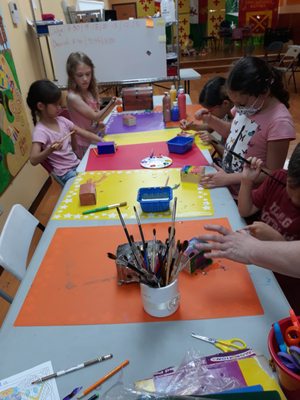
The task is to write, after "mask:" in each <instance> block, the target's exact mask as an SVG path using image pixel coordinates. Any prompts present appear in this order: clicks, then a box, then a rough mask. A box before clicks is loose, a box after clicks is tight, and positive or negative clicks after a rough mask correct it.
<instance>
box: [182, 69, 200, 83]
mask: <svg viewBox="0 0 300 400" xmlns="http://www.w3.org/2000/svg"><path fill="white" fill-rule="evenodd" d="M179 75H180V79H181V80H187V81H194V80H197V79H201V74H199V72H197V71H195V70H194V69H192V68H181V69H180V70H179Z"/></svg>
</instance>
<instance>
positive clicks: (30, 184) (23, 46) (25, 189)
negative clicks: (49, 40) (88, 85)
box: [0, 0, 63, 230]
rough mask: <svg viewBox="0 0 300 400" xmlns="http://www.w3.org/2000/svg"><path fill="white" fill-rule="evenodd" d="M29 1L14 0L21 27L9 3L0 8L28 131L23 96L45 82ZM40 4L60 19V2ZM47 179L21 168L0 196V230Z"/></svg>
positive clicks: (3, 1)
mask: <svg viewBox="0 0 300 400" xmlns="http://www.w3.org/2000/svg"><path fill="white" fill-rule="evenodd" d="M30 1H31V0H15V2H16V4H17V7H18V10H19V16H20V23H19V24H18V26H14V25H13V23H12V19H11V16H10V12H9V8H8V2H9V1H8V0H1V5H0V7H1V12H2V15H3V19H4V24H5V28H6V32H7V36H8V40H9V44H10V48H11V51H12V55H13V58H14V63H15V66H16V70H17V74H18V78H19V82H20V86H21V91H22V98H23V102H24V108H25V110H26V113H27V114H26V115H27V118H28V121H29V123H30V127H31V128H32V120H31V115H30V112H29V110H28V107H27V105H26V94H27V92H28V88H29V86H30V84H31V83H32V82H33V81H35V80H37V79H41V78H44V71H43V68H42V61H41V57H40V50H39V47H38V42H37V40H36V38H35V36H34V33H33V31H32V29H31V28H30V27H29V26H28V24H27V22H26V18H28V19H29V20H32V18H33V16H32V12H31V8H30ZM35 3H36V4H37V5H38V4H39V2H38V0H35ZM42 3H43V6H44V12H46V11H48V12H53V13H54V14H55V15H56V16H57V17H58V18H60V19H63V12H62V9H61V5H60V1H53V0H43V1H42ZM37 15H38V18H40V16H39V12H38V10H37ZM42 46H43V47H44V49H45V43H43V44H42ZM46 52H47V50H46ZM45 54H46V53H45ZM46 65H47V68H49V62H48V60H46ZM47 178H48V173H46V171H45V170H44V169H43V168H42V167H40V166H36V167H33V166H32V165H31V164H30V162H29V161H28V162H27V163H26V164H25V165H24V167H23V168H22V169H21V171H20V172H19V173H18V175H17V176H16V177H15V178H14V180H13V181H12V183H11V185H10V186H9V187H8V188H7V190H6V191H5V192H4V193H3V194H2V195H1V196H0V210H1V211H3V212H2V214H1V216H0V230H1V228H2V226H3V224H4V222H5V219H6V217H7V214H8V213H9V211H10V208H11V207H12V205H13V204H15V203H21V204H23V205H24V207H26V208H29V207H30V205H31V204H32V203H33V201H34V200H35V198H36V196H37V194H38V193H39V191H40V190H41V188H42V186H43V184H44V183H45V181H46V179H47Z"/></svg>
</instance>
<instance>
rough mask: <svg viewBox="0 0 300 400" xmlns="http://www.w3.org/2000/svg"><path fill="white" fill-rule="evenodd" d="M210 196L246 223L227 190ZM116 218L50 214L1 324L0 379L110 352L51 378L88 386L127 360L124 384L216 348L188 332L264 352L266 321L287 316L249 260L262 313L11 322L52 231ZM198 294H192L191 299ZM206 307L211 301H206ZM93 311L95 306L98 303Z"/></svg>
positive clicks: (62, 384)
mask: <svg viewBox="0 0 300 400" xmlns="http://www.w3.org/2000/svg"><path fill="white" fill-rule="evenodd" d="M71 184H72V182H71V181H70V182H68V183H67V184H66V185H65V187H64V189H63V192H62V194H61V196H60V199H59V201H58V204H59V203H60V202H61V200H62V198H63V196H64V195H65V193H66V192H67V191H68V190H69V188H70V186H71ZM211 196H212V201H213V204H214V209H215V215H214V216H213V217H212V218H220V217H224V216H226V217H227V218H228V219H229V221H230V223H231V226H232V228H233V229H235V230H236V229H239V228H241V227H242V226H244V221H243V220H242V218H240V216H239V214H238V211H237V207H236V204H235V202H234V200H233V199H232V196H231V195H230V193H229V191H228V190H227V189H226V188H216V189H213V190H212V191H211ZM206 218H207V217H206ZM199 219H200V218H199ZM158 221H159V220H158ZM161 221H162V222H163V220H161ZM128 222H129V223H130V221H128ZM117 223H118V222H117V221H96V220H93V221H68V220H60V221H56V220H50V222H49V223H48V225H47V227H46V230H45V232H44V234H43V236H42V239H41V240H40V242H39V245H38V247H37V249H36V252H35V254H34V256H33V258H32V260H31V263H30V266H29V268H28V271H27V274H26V276H25V278H24V280H23V281H22V283H21V285H20V288H19V290H18V292H17V294H16V296H15V299H14V301H13V304H12V305H11V307H10V310H9V312H8V314H7V317H6V319H5V321H4V323H3V326H2V328H1V330H0V354H1V362H0V379H2V378H5V377H8V376H10V375H13V374H16V373H17V372H20V371H22V370H26V369H28V368H31V367H33V366H35V365H37V364H40V363H42V362H44V361H47V360H51V361H52V364H53V368H54V371H58V370H62V369H67V368H69V367H71V366H74V365H77V364H79V363H81V362H83V361H86V360H89V359H92V358H95V357H96V356H98V355H104V354H109V353H112V354H113V355H114V357H113V359H112V360H111V361H106V362H105V363H100V364H97V366H96V365H95V366H91V367H88V368H84V369H81V370H80V371H78V372H74V373H71V374H67V375H65V376H63V377H60V378H58V379H57V380H56V381H57V385H58V390H59V393H60V396H61V398H62V397H63V396H65V395H66V394H68V393H70V392H71V391H72V390H73V389H74V387H76V386H79V385H83V386H84V387H85V388H86V387H88V386H89V385H90V384H92V383H94V382H95V381H97V380H98V379H99V378H100V377H101V376H103V375H105V374H106V373H107V372H108V371H109V370H111V369H113V368H114V367H115V366H117V365H118V364H120V363H121V362H122V361H124V360H125V359H129V360H130V364H129V366H127V367H126V369H125V370H124V371H123V378H122V381H123V382H124V383H125V385H130V384H132V383H133V382H134V381H136V380H140V379H143V378H147V377H149V376H151V375H152V374H153V373H154V372H155V371H157V370H160V369H162V368H164V367H168V366H171V365H178V364H179V363H180V362H181V361H182V359H183V357H184V356H185V354H186V352H187V351H189V350H191V349H195V350H197V351H198V352H201V354H202V355H205V354H212V353H214V352H215V349H214V348H213V347H212V346H211V345H208V344H206V343H204V342H201V341H196V340H195V339H193V338H192V337H191V333H192V332H197V333H199V334H202V335H206V336H211V337H217V336H219V335H220V332H221V337H222V338H231V337H241V338H243V340H245V342H246V343H248V345H249V346H251V347H252V348H254V349H255V350H256V351H257V352H258V354H264V355H265V356H266V357H268V349H267V335H268V332H269V330H270V328H271V325H272V323H273V322H274V321H276V320H279V319H281V318H283V317H286V316H287V315H288V312H289V308H290V307H289V304H288V302H287V300H286V299H285V297H284V295H283V293H282V291H281V290H280V288H279V286H278V284H277V281H276V280H275V278H274V276H273V273H272V272H270V271H268V270H264V269H262V268H258V267H256V266H253V265H252V266H249V267H248V270H249V273H250V276H251V278H252V280H253V283H254V285H255V288H256V291H257V295H258V297H259V299H260V302H261V305H262V307H263V309H264V312H265V313H264V315H260V316H250V317H239V318H220V319H202V320H186V321H173V322H160V321H159V320H157V321H155V322H150V323H131V324H107V325H76V326H44V327H39V326H37V327H34V326H27V327H15V326H14V321H15V319H16V317H17V315H18V313H19V311H20V308H21V306H22V304H23V302H24V300H25V298H26V294H27V292H28V290H29V289H30V287H31V285H32V282H33V280H34V278H35V275H36V273H37V271H38V269H39V267H40V264H41V262H42V260H43V257H44V255H45V253H46V251H47V249H48V246H49V244H50V242H51V239H52V238H53V236H54V234H55V231H56V229H57V228H59V227H86V226H98V225H103V226H107V225H114V224H117ZM53 296H55V293H53ZM99 296H101V293H99ZM196 297H197V293H195V300H196ZM103 300H104V299H103ZM49 301H51V298H50V299H49ZM104 301H105V300H104ZM207 306H208V307H209V304H208V305H207ZM94 311H95V312H97V309H95V310H94ZM116 312H117V310H116ZM220 327H221V329H220ZM118 379H119V378H118V376H115V377H113V378H111V379H110V380H109V381H107V382H106V383H105V384H104V385H103V387H102V388H101V389H100V393H101V394H103V391H105V390H106V389H108V388H110V387H111V386H112V385H113V384H114V383H116V382H117V381H118Z"/></svg>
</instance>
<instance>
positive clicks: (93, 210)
mask: <svg viewBox="0 0 300 400" xmlns="http://www.w3.org/2000/svg"><path fill="white" fill-rule="evenodd" d="M124 206H127V203H126V201H124V202H123V203H116V204H110V205H108V206H103V207H98V208H93V209H91V210H86V211H83V212H82V214H83V215H86V214H92V213H96V212H99V211H106V210H110V209H111V208H117V207H124Z"/></svg>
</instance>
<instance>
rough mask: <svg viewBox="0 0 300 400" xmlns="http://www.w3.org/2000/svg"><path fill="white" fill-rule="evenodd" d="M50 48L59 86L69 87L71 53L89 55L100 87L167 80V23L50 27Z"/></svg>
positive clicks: (155, 21)
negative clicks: (67, 64) (68, 76)
mask: <svg viewBox="0 0 300 400" xmlns="http://www.w3.org/2000/svg"><path fill="white" fill-rule="evenodd" d="M49 35H50V46H51V53H52V58H53V64H54V69H55V76H56V78H57V81H58V84H59V85H61V86H66V85H67V73H66V61H67V58H68V56H69V54H70V53H72V52H76V51H81V52H83V53H86V54H87V55H88V56H89V57H90V58H91V60H92V61H93V63H94V65H95V75H96V79H97V81H98V82H100V83H107V84H112V83H117V84H120V83H126V82H127V81H141V82H143V81H147V80H148V81H149V80H150V81H153V80H156V79H163V78H166V77H167V65H166V64H167V63H166V33H165V23H164V21H163V19H154V27H153V28H149V27H147V26H146V19H134V20H127V21H107V22H92V23H81V24H65V25H59V26H51V27H49Z"/></svg>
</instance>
